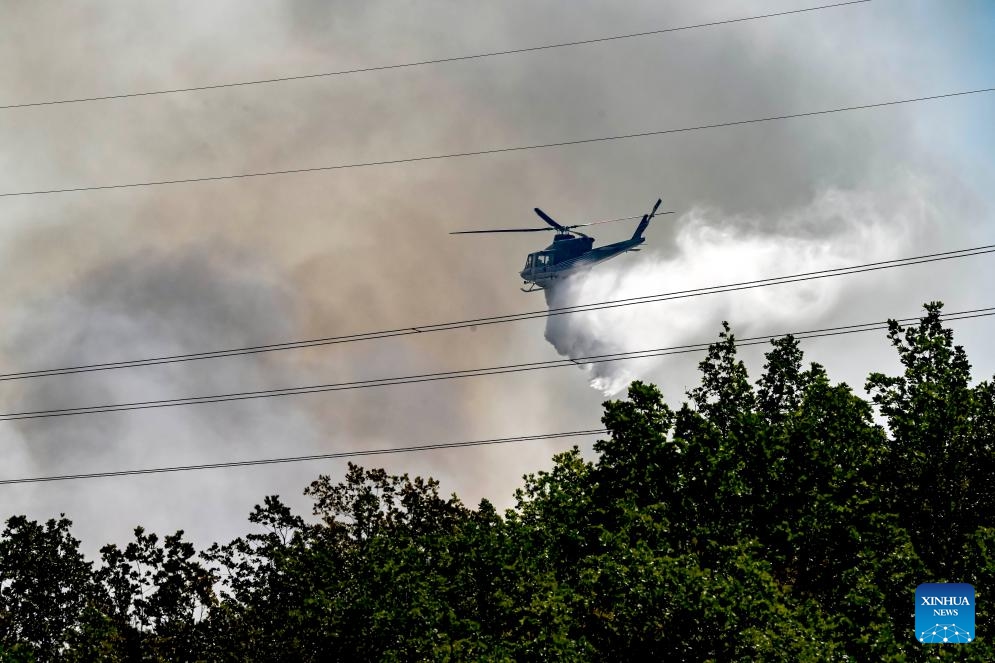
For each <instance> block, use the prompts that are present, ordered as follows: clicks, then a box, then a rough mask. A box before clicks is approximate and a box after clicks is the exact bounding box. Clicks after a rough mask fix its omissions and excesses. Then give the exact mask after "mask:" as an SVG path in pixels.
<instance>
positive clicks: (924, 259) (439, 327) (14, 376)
mask: <svg viewBox="0 0 995 663" xmlns="http://www.w3.org/2000/svg"><path fill="white" fill-rule="evenodd" d="M633 218H638V217H633ZM989 253H995V244H987V245H983V246H975V247H970V248H966V249H957V250H955V251H944V252H942V253H929V254H925V255H920V256H911V257H908V258H895V259H893V260H883V261H878V262H870V263H863V264H859V265H850V266H847V267H837V268H834V269H824V270H818V271H813V272H802V273H800V274H789V275H785V276H774V277H767V278H763V279H755V280H752V281H740V282H738V283H728V284H724V285H716V286H706V287H701V288H692V289H689V290H678V291H675V292H666V293H658V294H655V295H644V296H641V297H629V298H625V299H612V300H607V301H601V302H592V303H589V304H577V305H574V306H563V307H558V308H551V309H549V310H543V311H528V312H524V313H510V314H506V315H497V316H490V317H485V318H472V319H469V320H457V321H453V322H441V323H433V324H426V325H413V326H407V327H400V328H397V329H385V330H381V331H372V332H361V333H356V334H346V335H342V336H328V337H324V338H315V339H307V340H301V341H285V342H283V343H271V344H268V345H256V346H250V347H244V348H230V349H227V350H212V351H207V352H195V353H189V354H181V355H168V356H161V357H148V358H144V359H132V360H126V361H117V362H105V363H99V364H84V365H79V366H67V367H62V368H47V369H38V370H34V371H20V372H17V373H2V374H0V382H2V381H8V380H24V379H28V378H36V377H47V376H55V375H68V374H73V373H89V372H94V371H108V370H116V369H121V368H136V367H141V366H155V365H159V364H172V363H179V362H187V361H198V360H201V359H216V358H220V357H233V356H239V355H250V354H260V353H264V352H277V351H280V350H294V349H299V348H312V347H318V346H324V345H337V344H340V343H353V342H356V341H368V340H375V339H383V338H393V337H397V336H411V335H414V334H427V333H432V332H437V331H450V330H454V329H465V328H468V327H479V326H485V325H495V324H504V323H508V322H519V321H523V320H533V319H536V318H545V317H552V316H557V315H569V314H572V313H584V312H588V311H598V310H602V309H609V308H620V307H624V306H633V305H636V304H650V303H656V302H663V301H669V300H673V299H686V298H690V297H698V296H702V295H711V294H718V293H723V292H733V291H737V290H750V289H754V288H762V287H767V286H772V285H782V284H788V283H798V282H803V281H812V280H816V279H823V278H829V277H833V276H847V275H849V274H860V273H863V272H871V271H877V270H882V269H891V268H894V267H907V266H910V265H919V264H925V263H931V262H939V261H943V260H954V259H957V258H968V257H971V256H978V255H985V254H989Z"/></svg>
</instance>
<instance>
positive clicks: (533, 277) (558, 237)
mask: <svg viewBox="0 0 995 663" xmlns="http://www.w3.org/2000/svg"><path fill="white" fill-rule="evenodd" d="M661 202H663V200H662V199H657V201H656V204H655V205H653V209H652V210H650V212H649V214H644V215H643V218H642V220H641V221H640V222H639V225H638V226H636V231H635V232H634V233H633V234H632V237H630V238H629V239H626V240H623V241H621V242H615V243H614V244H606V245H604V246H599V247H598V248H594V238H593V237H590V236H588V235H585V234H584V233H582V232H580V231H578V230H574V228H583V227H585V226H595V225H598V224H601V223H612V222H615V221H625V220H627V219H635V218H638V217H626V218H624V219H608V220H605V221H592V222H591V223H575V224H573V225H569V226H565V225H563V224H561V223H558V222H557V221H556V220H554V219H553V218H552V217H551V216H549V215H548V214H546V213H545V212H543V211H542V210H541V209H539V208H538V207H536V208H535V213H536V214H537V215H539V218H540V219H542V220H543V221H545V222H546V223H547V224H548V225H549V227H548V228H499V229H495V230H460V231H457V232H451V233H449V234H450V235H471V234H482V233H532V232H544V231H549V230H555V231H556V234H555V235H554V236H553V243H552V244H550V245H549V246H547V247H546V248H545V249H543V250H542V251H536V252H535V253H530V254H529V255H528V257H527V258H526V259H525V268H524V269H522V271H521V272H520V275H521V277H522V280H523V282H524V284H525V286H526V287H524V288H522V289H521V290H522V292H536V291H537V290H544V289H545V288H548V287H550V286H552V285H553V284H554V283H555V282H556V281H557V279H562V278H566V277H567V276H569V275H570V274H574V273H576V272H578V271H580V270H582V269H586V268H589V267H591V266H593V265H595V264H597V263H599V262H603V261H605V260H608V259H609V258H614V257H615V256H617V255H620V254H622V253H625V252H627V251H638V250H639V249H637V248H636V247H637V246H639V245H640V244H642V243H643V242H645V241H646V239H645V238H644V237H643V232H644V231H645V230H646V227H647V226H648V225H649V223H650V219H652V218H653V216H654V215H655V214H656V213H657V210H658V209H660V203H661ZM661 214H670V212H661Z"/></svg>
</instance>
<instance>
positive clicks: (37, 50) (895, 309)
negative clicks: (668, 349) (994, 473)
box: [0, 0, 995, 552]
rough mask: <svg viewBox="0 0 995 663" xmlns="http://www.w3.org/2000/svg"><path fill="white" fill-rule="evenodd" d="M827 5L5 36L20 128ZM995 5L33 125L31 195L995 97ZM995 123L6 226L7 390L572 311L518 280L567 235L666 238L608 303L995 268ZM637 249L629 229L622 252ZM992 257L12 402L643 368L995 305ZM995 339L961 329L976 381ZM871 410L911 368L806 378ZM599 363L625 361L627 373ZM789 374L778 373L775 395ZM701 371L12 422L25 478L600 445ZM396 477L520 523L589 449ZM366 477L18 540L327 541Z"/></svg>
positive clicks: (187, 505) (790, 134)
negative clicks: (757, 338)
mask: <svg viewBox="0 0 995 663" xmlns="http://www.w3.org/2000/svg"><path fill="white" fill-rule="evenodd" d="M816 4H818V3H816V2H800V1H798V0H752V1H749V2H745V1H741V0H740V1H736V2H733V1H732V0H713V1H712V2H708V3H701V2H694V1H691V0H680V1H677V0H674V1H670V2H650V1H648V0H647V1H643V2H632V3H624V5H622V4H620V3H608V2H594V1H593V0H588V1H571V2H567V1H565V0H563V1H556V2H553V1H546V2H535V1H529V2H525V1H524V0H522V1H505V2H500V3H452V2H420V3H397V2H380V1H369V2H366V1H364V2H359V1H349V0H347V1H342V2H336V3H327V2H319V1H317V0H315V1H298V2H289V1H280V2H278V1H275V0H274V1H260V2H254V3H244V2H237V1H235V0H227V1H218V2H212V3H202V2H193V1H192V0H191V1H174V2H166V3H163V2H147V1H142V2H130V3H125V4H123V3H109V2H78V3H73V4H72V5H71V7H67V6H64V5H60V6H59V7H55V6H51V5H45V4H44V3H27V2H10V3H4V4H3V5H0V62H2V63H3V64H2V65H0V106H3V105H15V104H24V103H31V102H44V101H51V100H61V99H72V98H80V97H95V96H104V95H116V94H121V93H133V92H145V91H152V90H164V89H174V88H186V87H197V86H210V85H216V84H223V83H230V82H238V81H246V80H260V79H270V78H280V77H286V76H298V75H305V74H312V73H319V72H329V71H339V70H346V69H355V68H368V67H378V66H383V65H392V64H398V63H406V62H416V61H424V60H432V59H438V58H450V57H454V56H462V55H468V54H476V53H484V52H491V51H503V50H511V49H519V48H527V47H531V46H537V45H543V44H552V43H562V42H569V41H578V40H586V39H594V38H599V37H605V36H611V35H617V34H627V33H634V32H644V31H650V30H659V29H663V28H670V27H678V26H683V25H691V24H700V23H707V22H712V21H721V20H725V19H731V18H740V17H744V16H751V15H757V14H768V13H775V12H784V11H789V10H793V9H800V8H805V7H811V6H814V5H816ZM993 44H995V7H993V5H992V4H991V3H990V2H987V1H986V0H954V1H950V2H947V1H941V0H901V1H899V0H873V1H872V2H867V3H861V4H857V5H852V6H846V7H838V8H832V9H826V10H821V11H813V12H806V13H800V14H793V15H790V16H780V17H773V18H768V19H763V20H756V21H748V22H739V23H735V24H729V25H720V26H713V27H703V28H698V29H691V30H683V31H678V32H671V33H667V34H660V35H653V36H645V37H639V38H632V39H624V40H613V41H609V42H604V43H596V44H588V45H581V46H573V47H569V48H558V49H549V50H541V51H534V52H528V53H519V54H513V55H501V56H495V57H486V58H478V59H472V60H463V61H457V62H447V63H441V64H433V65H425V66H418V67H404V68H394V69H388V70H381V71H374V72H366V73H356V74H349V75H341V76H330V77H317V78H308V79H304V80H295V81H286V82H277V83H269V84H261V85H248V86H237V87H225V88H220V89H212V90H204V91H197V92H184V93H175V94H165V95H150V96H140V97H131V98H126V99H111V100H103V101H92V102H86V103H66V104H53V105H42V106H31V107H25V108H8V109H0V145H2V146H3V147H2V149H0V193H11V192H23V191H39V190H51V189H60V188H76V187H87V186H102V185H111V184H122V183H132V182H144V181H161V180H174V179H188V178H198V177H212V176H218V175H228V174H238V173H249V172H261V171H273V170H289V169H301V168H312V167H320V166H329V165H336V164H348V163H359V162H370V161H384V160H395V159H406V158H410V157H418V156H425V155H438V154H449V153H456V152H468V151H478V150H488V149H492V148H502V147H509V146H519V145H531V144H540V143H552V142H560V141H571V140H578V139H584V138H591V137H598V136H611V135H621V134H631V133H641V132H648V131H660V130H665V129H672V128H680V127H691V126H699V125H704V124H715V123H724V122H731V121H737V120H743V119H751V118H758V117H766V116H772V115H784V114H792V113H803V112H808V111H815V110H822V109H828V108H837V107H844V106H852V105H862V104H870V103H876V102H881V101H890V100H894V99H904V98H911V97H920V96H930V95H939V94H945V93H949V92H959V91H965V90H974V89H980V88H990V87H993V86H995V72H993V71H992V63H993V62H995V46H993ZM993 116H995V93H985V94H973V95H965V96H961V97H955V98H951V99H942V100H934V101H927V102H922V103H916V104H906V105H898V106H890V107H887V108H878V109H869V110H860V111H853V112H848V113H836V114H831V115H822V116H816V117H807V118H798V119H789V120H783V121H778V122H767V123H758V124H750V125H742V126H735V127H726V128H717V129H711V130H703V131H690V132H683V133H676V134H668V135H661V136H651V137H645V138H639V139H628V140H618V141H610V142H598V143H588V144H583V145H574V146H568V147H560V148H550V149H542V150H530V151H517V152H506V153H501V154H492V155H483V156H475V157H463V158H453V159H441V160H431V161H418V162H413V163H404V164H394V165H382V166H371V167H363V168H351V169H340V170H331V171H318V172H309V173H300V174H293V175H279V176H271V177H258V178H246V179H233V180H224V181H208V182H195V183H185V184H170V185H163V186H150V187H137V188H126V189H109V190H97V191H80V192H72V193H53V194H39V195H25V196H2V197H0V282H2V283H3V287H2V288H0V311H2V313H0V372H3V373H9V372H15V371H25V370H32V369H42V368H52V367H60V366H70V365H78V364H87V363H97V362H106V361H116V360H129V359H135V358H142V357H150V356H161V355H170V354H182V353H191V352H201V351H208V350H216V349H225V348H232V347H244V346H251V345H258V344H266V343H274V342H281V341H287V340H299V339H309V338H317V337H327V336H334V335H339V334H350V333H358V332H366V331H374V330H381V329H391V328H398V327H408V326H417V325H425V324H431V323H436V322H445V321H451V320H463V319H469V318H476V317H482V316H489V315H497V314H504V313H517V312H522V311H532V310H541V309H542V308H544V307H545V306H546V304H547V303H546V301H545V300H544V298H543V295H542V294H535V293H533V294H523V293H522V292H520V291H519V285H520V282H519V278H518V275H517V272H518V271H519V270H520V269H521V267H522V264H523V263H524V259H525V256H526V254H527V253H529V252H530V251H534V250H537V249H540V248H542V247H543V246H544V245H545V243H546V242H547V241H548V239H549V238H548V237H547V236H546V235H538V234H527V233H523V234H520V235H494V236H479V235H463V236H450V235H449V234H448V233H449V232H451V231H456V230H468V229H476V228H493V227H498V228H500V227H529V226H532V225H535V224H538V223H540V221H539V220H538V219H537V218H536V217H535V216H534V214H533V213H532V208H533V207H536V206H539V207H542V208H543V209H544V210H545V211H546V212H548V213H549V214H551V215H552V216H553V217H555V218H556V219H558V220H560V221H561V222H562V223H578V222H585V221H591V220H596V219H605V218H616V217H622V216H632V215H637V214H641V213H643V212H644V211H646V210H648V209H649V208H650V207H651V206H652V204H653V202H655V200H656V199H657V198H658V197H662V198H663V200H664V204H663V208H664V209H666V210H672V211H673V212H674V213H673V214H671V215H667V216H660V217H658V218H656V219H655V220H654V221H653V223H652V224H651V226H650V228H649V230H648V231H647V233H646V237H647V242H646V245H645V246H644V250H643V251H641V252H640V253H634V254H627V255H625V256H622V257H619V258H616V259H615V260H613V261H611V262H609V263H606V264H604V265H602V266H599V267H598V268H596V269H594V270H592V271H591V272H590V273H588V274H587V275H584V276H583V277H581V278H580V279H577V280H576V281H575V282H572V283H570V284H569V286H568V287H566V288H564V289H563V290H562V291H560V292H558V293H555V296H554V297H553V299H555V301H557V302H561V303H567V304H570V303H584V302H588V301H601V300H607V299H616V298H622V297H631V296H639V295H646V294H655V293H663V292H670V291H674V290H681V289H685V288H694V287H701V286H709V285H716V284H723V283H732V282H736V281H741V280H745V279H752V278H762V277H766V276H777V275H782V274H790V273H796V272H803V271H810V270H813V269H824V268H831V267H837V266H845V265H850V264H858V263H864V262H871V261H877V260H887V259H890V258H899V257H905V256H913V255H920V254H925V253H933V252H938V251H947V250H955V249H960V248H965V247H971V246H978V245H982V244H991V243H995V208H993V204H992V202H991V200H990V198H989V196H988V193H989V192H990V191H992V190H993V184H995V168H993V163H992V158H991V155H992V154H993V153H995V128H993V127H995V124H993V123H992V121H991V118H992V117H993ZM631 232H632V226H631V225H630V224H626V223H618V224H609V225H606V226H602V227H600V228H599V229H598V231H597V233H594V234H595V236H596V237H597V238H598V240H599V242H609V241H617V240H619V239H622V238H625V237H627V236H628V235H630V234H631ZM992 282H995V260H993V259H992V258H991V257H988V256H980V257H973V258H966V259H963V260H955V261H948V262H943V263H934V264H931V265H927V266H916V267H907V268H902V269H893V270H884V271H879V272H873V273H869V274H863V275H858V276H847V277H840V278H835V279H825V280H819V281H810V282H806V283H801V284H794V285H782V286H776V287H770V288H764V289H758V290H753V291H748V292H733V293H727V294H721V295H709V296H706V297H697V298H692V299H686V300H681V301H679V302H669V303H657V304H646V305H640V306H632V307H627V308H624V309H615V310H613V311H603V312H597V313H590V314H582V315H573V316H565V317H561V318H557V319H550V320H549V322H548V325H547V322H546V321H545V320H542V319H538V320H533V321H528V322H517V323H512V324H503V325H494V326H478V327H475V328H469V329H461V330H455V331H447V332H438V333H431V334H418V335H409V336H404V337H399V338H393V339H387V340H377V341H362V342H356V343H348V344H341V345H334V346H325V347H320V348H313V349H306V350H293V351H285V352H277V353H268V354H259V355H253V356H248V357H233V358H225V359H212V360H205V361H196V362H188V363H178V364H169V365H163V366H156V367H145V368H135V369H127V370H117V371H104V372H93V373H85V374H77V375H68V376H56V377H45V378H34V379H28V380H11V381H4V382H0V410H2V411H3V412H17V411H25V410H41V409H49V408H63V407H76V406H85V405H96V404H104V403H118V402H131V401H140V400H147V399H161V398H177V397H183V396H191V395H207V394H217V393H225V392H233V391H246V390H252V389H269V388H279V387H292V386H300V385H309V384H319V383H328V382H343V381H350V380H362V379H369V378H379V377H393V376H401V375H409V374H417V373H427V372H435V371H445V370H455V369H463V368H476V367H482V366H497V365H504V364H512V363H522V362H530V361H543V360H548V359H555V358H558V357H560V356H574V357H576V356H584V355H586V354H591V353H592V351H604V350H606V349H607V350H608V351H619V350H639V349H647V348H656V347H664V346H670V345H679V344H684V343H698V342H704V341H709V340H712V339H714V338H715V337H716V335H717V333H718V331H719V330H720V326H721V322H722V321H723V320H728V321H729V323H730V324H731V326H732V328H733V331H734V332H735V333H736V334H737V335H739V336H753V335H763V334H777V333H784V332H790V331H800V330H806V329H816V328H820V327H827V326H836V325H845V324H852V323H861V322H869V321H877V320H883V319H886V318H889V317H899V318H901V317H907V316H914V315H916V314H917V313H919V312H920V311H921V306H922V304H923V303H924V302H927V301H932V300H941V301H943V302H945V303H946V308H947V310H949V311H958V310H965V309H973V308H980V307H986V306H992V305H995V300H993V299H992V296H991V285H990V284H991V283H992ZM991 325H992V322H991V321H990V320H989V319H979V320H975V321H965V322H962V323H957V325H956V327H955V333H956V336H955V338H956V340H957V342H958V343H961V344H963V345H964V346H965V347H966V349H967V351H968V355H969V357H970V359H971V361H972V363H973V366H974V375H975V378H976V379H978V380H981V379H986V378H991V376H992V375H993V373H995V350H993V349H992V344H991V343H990V340H989V339H990V338H991V333H992V326H991ZM803 348H804V350H805V351H806V359H807V360H811V361H818V362H820V363H822V364H824V365H825V366H826V367H827V369H828V371H829V374H830V377H831V378H832V379H834V380H837V381H846V382H848V383H849V384H851V385H852V386H853V388H854V389H855V390H857V391H858V392H859V393H861V394H863V393H864V391H863V381H864V379H865V377H866V375H867V373H869V372H871V371H875V370H880V371H885V372H890V373H894V372H896V371H897V370H898V363H897V360H896V357H895V353H894V351H893V350H892V349H891V348H890V347H889V345H888V341H887V339H886V338H885V337H884V334H883V333H868V334H860V335H852V336H845V337H838V338H835V339H824V340H817V341H811V342H806V343H805V344H804V345H803ZM595 353H596V352H595ZM762 353H763V348H744V349H743V350H742V357H743V358H744V360H745V361H746V363H747V366H748V367H749V368H750V370H751V372H752V374H753V376H754V377H758V376H759V371H760V369H761V367H762V365H763V356H762ZM700 360H701V355H693V354H688V355H676V356H672V357H667V358H657V359H652V360H640V361H635V362H627V363H625V364H621V363H619V364H612V365H599V366H597V367H578V366H571V367H568V368H557V369H552V370H546V371H531V372H523V373H515V374H508V375H500V376H491V377H478V378H468V379H463V380H451V381H436V382H427V383H421V384H414V385H400V386H392V387H378V388H371V389H362V390H356V391H341V392H335V393H322V394H312V395H306V396H294V397H283V398H272V399H265V400H247V401H241V402H237V403H226V404H214V405H200V406H190V407H174V408H164V409H155V410H142V411H134V412H120V413H109V414H95V415H83V416H72V417H62V418H49V419H30V420H21V421H4V422H0V478H19V477H31V476H45V475H53V474H64V473H78V472H99V471H107V470H120V469H131V468H144V467H157V466H164V465H170V466H172V465H184V464H196V463H210V462H223V461H230V460H249V459H255V458H268V457H278V456H292V455H303V454H314V453H330V452H338V451H349V450H359V449H372V448H382V447H393V446H406V445H413V444H426V443H434V442H450V441H461V440H476V439H486V438H495V437H504V436H516V435H531V434H541V433H554V432H560V431H568V430H578V429H587V428H597V427H599V425H600V424H599V420H600V416H601V404H602V402H603V401H604V400H605V399H606V398H612V397H620V396H622V395H624V388H625V386H626V385H627V384H628V382H629V381H631V380H632V379H635V378H640V379H645V380H650V381H652V382H654V383H656V384H658V385H660V387H661V389H662V390H663V392H664V395H665V398H666V399H667V401H668V402H669V403H670V404H671V405H674V406H678V405H679V404H680V403H681V402H682V401H683V398H684V392H685V391H686V390H688V389H691V388H693V387H694V386H696V384H697V369H696V364H697V362H698V361H700ZM591 442H592V440H591V439H582V440H574V441H571V440H557V441H548V442H542V441H540V442H527V443H520V444H508V445H497V446H492V447H481V448H473V449H460V450H447V451H430V452H421V453H409V454H398V455H392V456H377V457H375V458H374V459H364V460H367V463H366V464H367V465H374V464H375V465H376V466H384V467H386V468H387V469H389V470H390V471H393V472H397V473H405V472H406V473H409V474H411V475H416V474H418V475H423V476H424V475H431V476H434V477H436V478H438V479H439V480H440V481H441V482H442V490H443V491H445V492H446V493H449V492H455V493H457V494H458V495H459V496H460V497H461V499H463V500H464V501H465V502H467V503H469V504H471V505H472V504H475V503H476V502H477V501H479V500H480V499H481V498H488V499H490V500H491V501H492V502H494V503H495V504H497V505H498V506H500V507H504V506H509V505H510V504H511V503H512V493H513V491H514V489H515V488H516V487H517V486H519V485H520V484H521V476H522V475H523V474H525V473H527V472H534V471H537V470H539V469H543V468H547V467H549V465H550V457H551V456H552V454H554V453H556V452H558V451H562V450H565V449H567V448H569V447H570V446H571V444H573V443H577V444H579V445H580V446H581V447H582V449H584V450H585V451H586V452H587V453H590V444H591ZM345 462H346V461H344V460H335V461H322V462H309V463H299V464H289V465H279V466H263V467H254V468H240V469H230V470H210V471H199V472H186V473H180V474H162V475H155V476H138V477H128V478H106V479H95V480H81V481H64V482H55V483H35V484H24V485H7V486H0V516H2V517H3V518H7V517H9V516H10V515H13V514H18V513H25V514H27V515H29V516H31V517H34V518H49V517H53V516H56V515H58V514H59V513H65V514H66V515H67V516H69V517H70V518H71V519H72V520H73V521H74V522H75V523H76V526H75V532H76V534H77V536H79V537H80V538H81V539H82V540H83V544H84V548H85V549H86V550H88V551H90V552H93V551H95V550H96V549H98V548H99V547H100V545H102V544H103V543H105V542H110V541H117V542H120V541H124V540H126V539H127V538H128V537H129V536H130V531H131V529H132V528H134V527H135V526H136V525H139V524H141V525H143V526H145V527H146V528H147V529H151V530H154V531H158V532H172V531H175V530H176V529H183V530H185V531H186V532H187V534H188V535H189V536H190V538H192V540H194V541H195V542H196V543H197V544H198V545H200V546H205V545H208V544H209V543H211V542H213V541H227V540H229V539H231V538H232V537H234V536H238V535H241V534H244V533H245V532H246V531H248V528H249V525H248V523H247V522H246V515H247V514H248V513H249V511H250V510H251V508H252V506H253V505H254V504H256V503H260V502H261V501H262V499H263V497H264V496H265V495H270V494H279V495H280V496H281V497H282V498H284V499H285V500H286V501H287V502H288V503H290V504H292V505H293V506H294V507H295V508H297V509H298V510H300V511H302V512H305V513H306V512H307V511H308V510H309V504H308V502H307V500H306V499H305V498H304V497H303V496H302V494H301V493H302V491H303V489H304V487H305V486H306V485H307V484H308V483H309V482H310V481H312V480H313V479H314V478H316V477H317V475H318V474H329V475H331V476H332V477H333V478H334V477H341V476H342V475H343V473H344V471H345Z"/></svg>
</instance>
